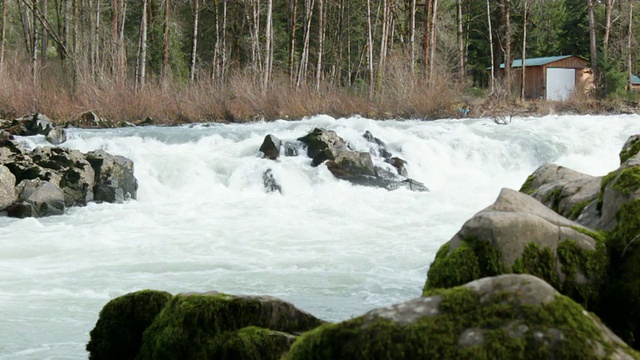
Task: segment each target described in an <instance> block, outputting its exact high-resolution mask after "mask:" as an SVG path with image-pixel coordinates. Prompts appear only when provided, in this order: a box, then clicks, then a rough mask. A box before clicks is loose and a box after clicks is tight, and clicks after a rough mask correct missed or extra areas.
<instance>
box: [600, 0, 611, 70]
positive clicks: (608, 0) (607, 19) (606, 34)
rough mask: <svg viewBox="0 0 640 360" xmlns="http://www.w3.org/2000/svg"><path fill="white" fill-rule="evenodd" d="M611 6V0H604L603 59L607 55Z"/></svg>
mask: <svg viewBox="0 0 640 360" xmlns="http://www.w3.org/2000/svg"><path fill="white" fill-rule="evenodd" d="M611 7H612V0H605V12H604V13H605V16H604V17H605V22H604V38H603V39H602V49H603V53H604V59H605V60H607V58H608V57H609V37H610V35H611Z"/></svg>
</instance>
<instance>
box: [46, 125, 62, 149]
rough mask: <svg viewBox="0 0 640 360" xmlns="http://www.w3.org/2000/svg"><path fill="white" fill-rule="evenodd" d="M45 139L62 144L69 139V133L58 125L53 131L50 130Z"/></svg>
mask: <svg viewBox="0 0 640 360" xmlns="http://www.w3.org/2000/svg"><path fill="white" fill-rule="evenodd" d="M45 139H46V140H47V141H48V142H49V143H50V144H53V145H60V144H62V143H63V142H65V141H67V133H66V131H65V130H64V129H63V128H61V127H59V126H56V127H54V128H53V129H51V131H49V133H48V134H47V136H46V137H45Z"/></svg>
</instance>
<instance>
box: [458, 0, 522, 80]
mask: <svg viewBox="0 0 640 360" xmlns="http://www.w3.org/2000/svg"><path fill="white" fill-rule="evenodd" d="M525 1H526V0H525ZM456 10H457V11H456V13H457V17H456V20H457V22H458V31H457V38H458V78H459V80H460V81H464V79H465V78H466V69H465V64H464V38H463V36H462V35H463V33H462V0H456Z"/></svg>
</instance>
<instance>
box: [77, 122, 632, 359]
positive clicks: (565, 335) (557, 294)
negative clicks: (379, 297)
mask: <svg viewBox="0 0 640 360" xmlns="http://www.w3.org/2000/svg"><path fill="white" fill-rule="evenodd" d="M313 133H315V131H314V132H312V134H313ZM271 142H274V141H273V139H271ZM639 150H640V137H639V136H633V137H631V138H629V140H628V141H627V143H626V144H625V145H624V147H623V149H622V151H621V152H620V160H621V164H620V166H619V167H618V168H617V169H615V170H614V171H612V172H611V173H609V174H608V175H607V176H604V177H593V176H589V175H586V174H580V173H577V172H575V171H572V170H570V169H566V168H563V167H559V166H556V165H552V164H547V165H544V166H542V167H540V168H539V169H538V170H536V171H535V172H534V173H533V174H532V175H531V176H530V177H529V178H528V179H527V180H526V182H525V183H524V184H523V186H522V188H521V190H520V191H514V190H510V189H503V190H502V191H501V193H500V194H499V196H498V198H497V199H496V201H495V203H494V204H492V205H491V206H489V207H487V208H486V209H483V210H481V211H480V212H478V213H477V214H476V215H474V216H473V217H472V218H471V219H469V220H468V221H467V222H466V223H465V224H464V225H463V226H462V228H461V229H460V231H459V232H458V233H457V234H455V235H454V236H453V237H452V238H451V240H450V241H448V242H447V243H446V244H443V245H442V247H441V248H440V250H439V251H438V253H437V255H436V258H435V260H434V262H433V263H432V264H431V267H430V269H429V272H428V275H427V280H426V283H425V287H424V293H423V296H422V297H420V298H418V299H414V300H410V301H407V302H405V303H402V304H397V305H393V306H389V307H385V308H380V309H375V310H372V311H370V312H368V313H366V314H363V315H362V316H359V317H356V318H354V319H350V320H347V321H343V322H340V323H333V324H330V323H322V322H321V321H319V320H317V319H315V318H313V317H312V316H311V315H308V314H305V313H303V312H300V311H298V310H293V309H294V308H293V307H292V306H291V305H290V304H286V303H282V302H279V301H277V300H275V299H272V298H268V299H269V301H273V302H275V303H279V304H281V305H278V308H285V309H289V310H286V311H284V310H277V311H275V313H277V314H278V316H275V315H274V310H273V309H274V307H273V306H271V307H266V308H265V306H264V303H265V301H264V300H257V299H262V298H261V297H236V296H231V295H222V294H218V293H211V294H209V293H207V294H178V295H170V294H167V293H161V292H153V291H145V292H142V293H133V294H129V295H125V296H123V297H120V298H117V299H114V300H112V301H111V302H110V303H109V304H107V305H106V306H105V308H104V309H103V310H102V312H101V314H100V319H99V320H98V323H97V324H96V328H95V329H94V330H93V331H92V333H91V341H90V343H89V345H88V346H87V350H88V351H89V352H90V357H91V358H92V359H106V358H113V357H114V356H115V355H116V353H112V352H109V351H111V350H104V351H103V350H101V349H108V348H109V347H108V346H106V345H104V344H107V345H108V344H118V345H120V344H122V345H123V346H128V349H130V352H129V353H128V355H127V356H124V355H122V356H120V355H119V354H118V358H131V359H133V358H139V359H147V358H169V355H167V354H168V353H169V352H168V350H167V349H179V351H178V350H176V351H178V353H179V354H180V357H181V358H210V359H231V358H253V359H281V358H282V359H387V358H394V359H416V358H437V359H459V358H473V359H493V358H496V359H523V358H527V359H550V358H562V359H564V358H580V359H591V358H592V359H640V353H638V352H636V350H634V348H635V349H638V348H640V345H639V343H638V342H637V341H636V339H638V338H640V326H638V324H640V298H638V294H640V281H639V280H638V279H640V277H639V276H638V275H639V273H640V270H639V267H638V260H639V259H640V246H638V244H640V243H638V242H637V239H638V233H640V222H639V221H638V219H640V176H638V174H640V172H639V171H640V154H638V151H639ZM263 152H264V153H265V156H267V157H269V156H268V153H269V152H268V151H263ZM325 163H326V162H325ZM139 294H147V295H145V296H153V297H159V298H160V299H161V300H162V301H160V302H161V303H160V304H157V306H156V305H154V307H153V309H152V310H146V309H147V307H148V306H149V305H148V304H150V303H154V302H150V301H146V300H145V301H139V300H136V299H137V297H138V296H140V295H139ZM149 294H154V295H149ZM256 302H257V303H256ZM113 304H118V305H117V306H115V305H113ZM231 304H235V305H234V306H231ZM114 308H116V309H120V310H118V311H114V310H113V309H114ZM131 309H134V310H131ZM132 312H133V313H136V314H147V315H145V317H144V319H143V320H139V321H138V320H135V317H132V316H131V313H132ZM265 316H266V317H267V318H270V319H272V320H273V319H275V318H277V319H279V320H278V321H283V322H284V323H286V324H298V325H299V326H298V327H287V326H284V325H282V323H276V322H273V321H271V322H268V321H267V322H265V320H264V318H265ZM115 319H117V320H115ZM132 319H133V320H132ZM105 323H111V324H116V325H114V326H113V327H111V330H106V331H105V330H103V329H105V327H104V324H105ZM278 324H280V325H278ZM301 324H305V325H304V326H303V325H301ZM107 329H108V328H107ZM116 329H117V330H116ZM123 331H129V332H131V333H132V334H133V335H130V336H129V335H128V336H127V339H139V340H136V342H135V343H134V344H133V345H131V346H129V345H127V344H129V342H128V341H129V340H119V339H120V338H118V336H119V334H121V333H122V332H123ZM98 334H99V336H98ZM179 334H182V335H180V336H178V335H179ZM110 346H111V348H114V345H110Z"/></svg>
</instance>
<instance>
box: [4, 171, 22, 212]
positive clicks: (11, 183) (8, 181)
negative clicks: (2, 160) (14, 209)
mask: <svg viewBox="0 0 640 360" xmlns="http://www.w3.org/2000/svg"><path fill="white" fill-rule="evenodd" d="M15 186H16V177H15V176H13V174H12V173H11V171H9V168H7V167H6V166H3V165H0V211H2V210H4V209H6V208H7V207H9V205H11V204H13V203H14V202H15V201H16V200H17V199H18V193H17V192H16V188H15Z"/></svg>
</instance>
